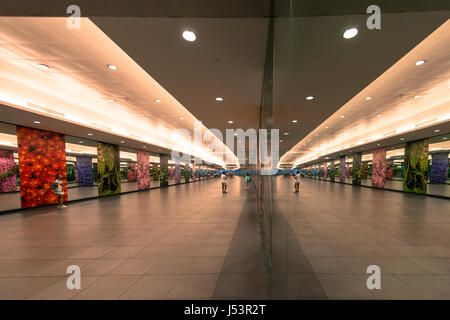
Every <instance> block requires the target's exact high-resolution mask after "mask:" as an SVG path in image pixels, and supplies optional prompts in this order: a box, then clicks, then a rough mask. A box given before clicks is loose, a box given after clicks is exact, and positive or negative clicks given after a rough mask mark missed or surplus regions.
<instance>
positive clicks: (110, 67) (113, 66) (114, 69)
mask: <svg viewBox="0 0 450 320" xmlns="http://www.w3.org/2000/svg"><path fill="white" fill-rule="evenodd" d="M106 66H107V67H108V68H109V69H111V70H113V71H116V70H117V67H116V66H115V65H113V64H107V65H106Z"/></svg>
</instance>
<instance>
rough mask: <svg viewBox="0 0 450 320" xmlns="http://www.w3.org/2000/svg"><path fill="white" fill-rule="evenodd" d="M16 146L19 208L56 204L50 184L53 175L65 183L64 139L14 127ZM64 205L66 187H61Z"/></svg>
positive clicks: (55, 196) (43, 132)
mask: <svg viewBox="0 0 450 320" xmlns="http://www.w3.org/2000/svg"><path fill="white" fill-rule="evenodd" d="M17 144H18V147H19V148H18V150H19V172H20V200H21V206H22V208H30V207H37V206H40V205H45V204H53V203H57V202H58V196H57V195H55V193H54V191H53V190H52V183H53V181H55V179H56V175H57V174H61V175H62V177H63V181H64V182H67V172H66V142H65V136H64V135H62V134H59V133H55V132H50V131H43V130H38V129H32V128H26V127H20V126H18V127H17ZM64 201H67V185H65V186H64Z"/></svg>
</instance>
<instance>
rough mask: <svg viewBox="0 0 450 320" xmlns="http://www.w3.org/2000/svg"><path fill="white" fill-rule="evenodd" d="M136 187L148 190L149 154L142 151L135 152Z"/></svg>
mask: <svg viewBox="0 0 450 320" xmlns="http://www.w3.org/2000/svg"><path fill="white" fill-rule="evenodd" d="M137 187H138V190H144V189H148V188H150V153H149V152H148V151H144V150H137Z"/></svg>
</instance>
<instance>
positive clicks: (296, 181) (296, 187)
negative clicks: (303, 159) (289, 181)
mask: <svg viewBox="0 0 450 320" xmlns="http://www.w3.org/2000/svg"><path fill="white" fill-rule="evenodd" d="M293 175H294V179H295V183H294V189H295V191H294V192H298V191H299V189H300V174H299V173H298V172H297V173H294V174H293Z"/></svg>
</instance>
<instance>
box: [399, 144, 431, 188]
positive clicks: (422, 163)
mask: <svg viewBox="0 0 450 320" xmlns="http://www.w3.org/2000/svg"><path fill="white" fill-rule="evenodd" d="M427 172H428V139H424V140H418V141H413V142H408V143H407V144H406V146H405V174H404V178H403V191H407V192H415V193H427V177H426V175H427Z"/></svg>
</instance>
